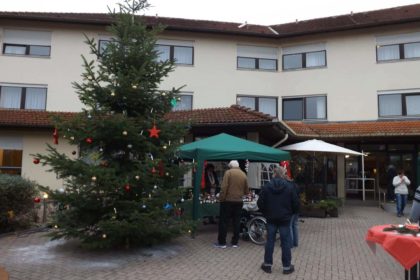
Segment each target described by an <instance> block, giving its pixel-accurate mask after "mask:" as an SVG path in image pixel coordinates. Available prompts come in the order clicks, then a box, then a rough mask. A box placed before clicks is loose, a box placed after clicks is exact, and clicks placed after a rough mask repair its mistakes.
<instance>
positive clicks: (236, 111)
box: [166, 105, 277, 125]
mask: <svg viewBox="0 0 420 280" xmlns="http://www.w3.org/2000/svg"><path fill="white" fill-rule="evenodd" d="M166 117H167V118H168V119H170V120H179V121H183V122H191V123H192V124H195V125H210V124H233V123H235V124H237V123H247V124H250V123H268V122H275V121H276V120H277V118H276V117H273V116H270V115H267V114H264V113H260V112H257V111H254V110H251V109H249V108H246V107H242V106H239V105H232V106H230V107H225V108H210V109H195V110H188V111H175V112H170V113H168V114H167V115H166Z"/></svg>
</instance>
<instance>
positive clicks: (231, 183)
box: [219, 168, 249, 202]
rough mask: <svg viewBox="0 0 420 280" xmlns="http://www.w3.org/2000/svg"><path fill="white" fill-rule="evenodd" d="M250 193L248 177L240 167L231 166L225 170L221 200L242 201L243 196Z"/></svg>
mask: <svg viewBox="0 0 420 280" xmlns="http://www.w3.org/2000/svg"><path fill="white" fill-rule="evenodd" d="M248 193H249V187H248V178H247V177H246V174H245V173H244V172H243V171H242V170H241V169H240V168H231V169H229V170H228V171H226V172H225V175H224V176H223V181H222V188H221V190H220V196H219V200H220V202H224V201H233V202H242V197H243V196H244V195H246V194H248Z"/></svg>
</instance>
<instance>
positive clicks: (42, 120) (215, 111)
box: [0, 105, 275, 128]
mask: <svg viewBox="0 0 420 280" xmlns="http://www.w3.org/2000/svg"><path fill="white" fill-rule="evenodd" d="M76 114H77V113H71V112H45V111H36V110H8V109H0V127H33V128H37V127H38V128H40V127H52V126H53V122H52V117H53V116H61V117H64V118H71V117H73V116H75V115H76ZM166 119H168V120H177V121H181V122H191V124H193V125H194V124H196V125H197V124H201V125H210V124H237V123H266V122H273V121H274V120H275V118H274V117H271V116H269V115H266V114H263V113H260V112H256V111H253V110H250V109H247V108H245V107H241V106H238V105H232V106H231V107H227V108H212V109H196V110H189V111H176V112H170V113H168V114H167V115H166Z"/></svg>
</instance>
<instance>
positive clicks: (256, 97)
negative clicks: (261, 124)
mask: <svg viewBox="0 0 420 280" xmlns="http://www.w3.org/2000/svg"><path fill="white" fill-rule="evenodd" d="M241 97H247V98H254V102H255V103H254V104H255V111H257V112H260V113H263V114H267V113H264V112H261V111H260V110H259V107H260V106H259V104H260V103H259V99H260V98H272V99H275V102H276V103H275V104H276V115H275V116H272V115H270V116H272V117H278V115H279V98H278V97H276V96H265V95H245V94H237V95H236V105H239V106H242V105H240V104H238V98H241ZM244 107H245V106H244ZM246 108H248V107H246ZM251 110H252V109H251ZM267 115H269V114H267Z"/></svg>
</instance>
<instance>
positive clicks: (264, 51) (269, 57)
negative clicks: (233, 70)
mask: <svg viewBox="0 0 420 280" xmlns="http://www.w3.org/2000/svg"><path fill="white" fill-rule="evenodd" d="M237 54H238V56H237V68H238V69H254V70H274V71H276V70H277V48H270V47H256V46H238V48H237Z"/></svg>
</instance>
